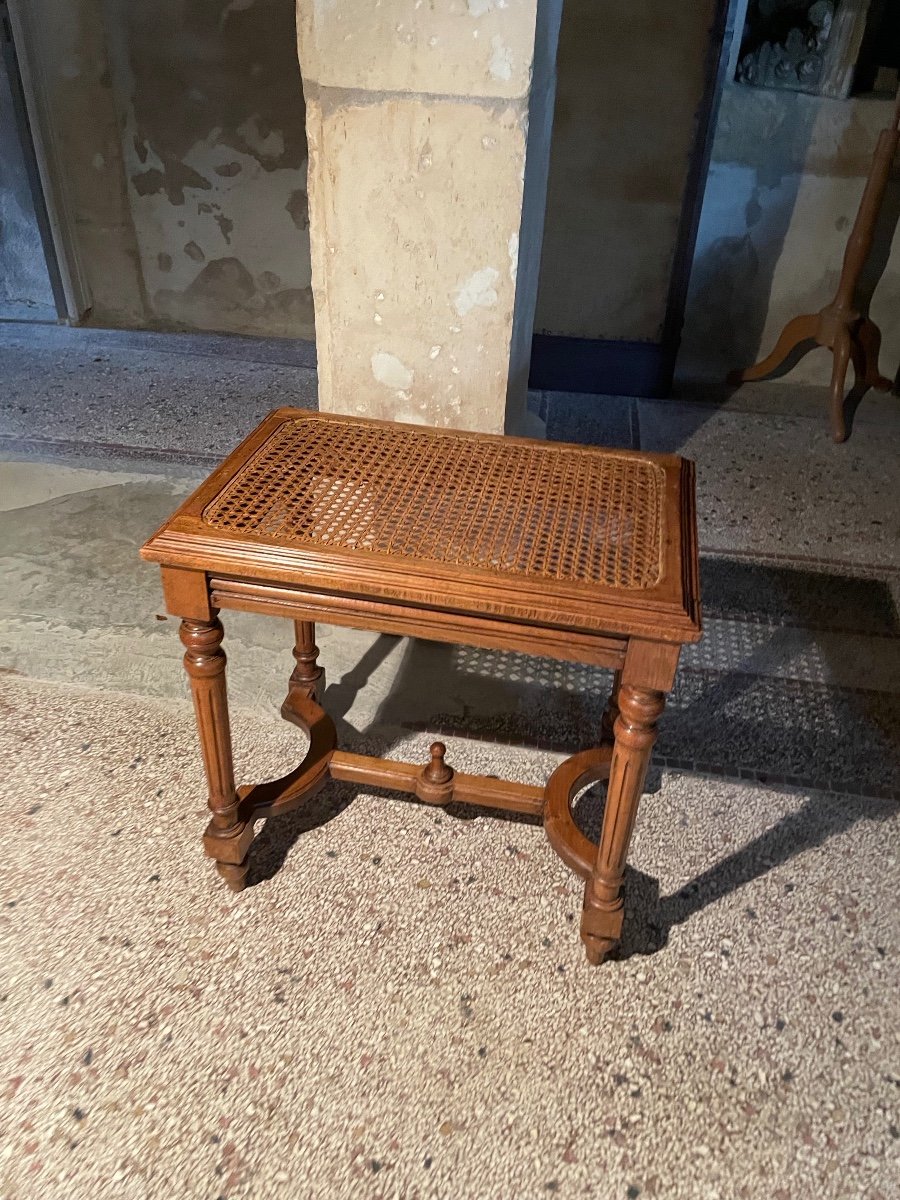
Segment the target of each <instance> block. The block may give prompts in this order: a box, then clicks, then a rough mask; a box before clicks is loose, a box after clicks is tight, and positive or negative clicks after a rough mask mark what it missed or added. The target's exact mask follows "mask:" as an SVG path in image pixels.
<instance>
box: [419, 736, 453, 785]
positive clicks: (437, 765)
mask: <svg viewBox="0 0 900 1200" xmlns="http://www.w3.org/2000/svg"><path fill="white" fill-rule="evenodd" d="M446 753H447V747H446V746H445V745H444V743H443V742H434V743H432V746H431V762H430V763H429V764H428V766H427V767H426V768H425V778H426V779H427V780H428V782H429V783H446V782H447V780H448V779H450V778H451V777H452V776H453V771H452V769H451V768H450V767H448V766H447V764H446V763H445V762H444V755H445V754H446Z"/></svg>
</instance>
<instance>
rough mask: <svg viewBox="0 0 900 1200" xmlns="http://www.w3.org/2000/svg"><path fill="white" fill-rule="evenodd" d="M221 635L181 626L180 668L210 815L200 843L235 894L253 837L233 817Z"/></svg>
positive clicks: (207, 626) (212, 628) (195, 625)
mask: <svg viewBox="0 0 900 1200" xmlns="http://www.w3.org/2000/svg"><path fill="white" fill-rule="evenodd" d="M213 612H215V610H213ZM222 635H223V630H222V623H221V622H220V621H219V620H218V619H217V618H214V619H213V620H211V621H194V620H184V621H182V622H181V631H180V636H181V640H182V642H183V643H184V646H185V655H184V666H185V670H186V671H187V673H188V675H189V676H190V681H191V693H192V695H193V697H194V712H195V713H196V716H197V729H198V732H199V734H200V749H201V751H202V753H203V766H204V767H205V769H206V780H207V783H208V785H209V808H210V811H211V813H212V819H211V821H210V823H209V825H208V826H207V829H206V834H205V836H204V839H203V843H204V846H205V848H206V852H207V854H209V855H210V857H211V858H214V859H215V860H216V868H217V870H218V872H219V874H220V875H221V876H222V878H223V879H224V880H225V882H226V883H227V884H228V886H229V887H230V888H231V889H232V891H235V892H239V891H240V890H241V888H243V886H244V883H245V879H246V875H247V850H248V848H249V840H248V836H247V835H248V832H249V836H250V838H252V827H249V831H248V827H246V826H245V824H244V822H242V821H241V820H240V819H239V817H238V803H239V802H238V795H237V792H236V790H235V786H234V766H233V764H232V757H231V727H230V724H229V720H228V696H227V694H226V691H225V652H224V650H223V649H222Z"/></svg>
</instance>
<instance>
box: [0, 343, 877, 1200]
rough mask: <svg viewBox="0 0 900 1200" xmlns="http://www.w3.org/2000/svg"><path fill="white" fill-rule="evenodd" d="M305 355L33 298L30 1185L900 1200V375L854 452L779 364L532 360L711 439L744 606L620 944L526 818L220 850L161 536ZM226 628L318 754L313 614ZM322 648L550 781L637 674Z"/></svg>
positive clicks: (245, 756)
mask: <svg viewBox="0 0 900 1200" xmlns="http://www.w3.org/2000/svg"><path fill="white" fill-rule="evenodd" d="M158 339H159V340H158ZM210 350H213V351H214V353H210ZM286 353H287V350H283V349H282V348H280V347H279V346H278V345H277V344H276V345H270V344H268V343H259V344H257V343H253V342H247V341H245V340H244V339H227V338H223V339H212V340H211V341H210V342H207V341H205V340H203V339H184V338H181V339H179V338H162V339H160V336H159V335H130V334H129V335H116V334H98V333H90V334H84V335H83V336H82V332H81V331H70V330H56V329H44V330H38V331H37V332H35V331H31V333H29V331H28V330H23V328H22V327H16V328H14V329H12V330H10V329H9V328H4V327H3V326H2V325H0V356H2V362H3V376H4V380H5V383H6V390H5V394H4V396H3V398H2V402H0V508H2V509H3V510H4V512H3V516H2V517H0V666H2V668H3V670H4V672H5V678H4V679H3V681H2V699H0V744H2V746H3V753H4V761H5V762H7V763H8V764H9V766H8V768H7V789H6V794H7V796H8V800H7V801H6V803H5V804H4V806H3V812H4V817H5V821H6V825H7V829H8V830H9V831H10V837H9V838H8V841H7V870H6V871H5V872H4V873H3V875H2V881H0V905H2V907H0V971H2V983H0V994H2V1001H0V1003H2V1004H3V1005H4V1007H5V1008H6V1011H7V1013H8V1014H9V1016H10V1017H11V1019H8V1020H7V1021H5V1022H2V1023H0V1055H2V1057H3V1061H4V1062H5V1063H6V1065H7V1073H6V1074H7V1083H6V1088H5V1092H4V1093H3V1099H2V1100H0V1128H2V1129H3V1130H4V1136H3V1138H2V1139H0V1140H2V1145H0V1196H2V1197H4V1200H5V1198H6V1197H10V1198H13V1197H15V1198H18V1197H24V1198H28V1200H30V1198H31V1197H35V1198H37V1197H41V1198H43V1197H56V1196H60V1197H62V1196H66V1197H67V1198H68V1197H77V1198H80V1197H94V1196H112V1197H117V1198H118V1197H119V1196H123V1197H132V1196H133V1197H154V1198H155V1197H170V1196H172V1195H179V1196H191V1197H194V1196H196V1197H201V1196H202V1197H206V1196H208V1197H211V1198H213V1200H214V1198H216V1197H218V1196H223V1197H224V1196H227V1197H265V1198H268V1197H285V1198H291V1200H293V1198H294V1197H305V1196H311V1197H312V1196H315V1197H319V1196H328V1197H331V1196H334V1197H343V1196H357V1195H366V1196H373V1197H375V1196H383V1197H388V1196H390V1197H393V1196H397V1197H414V1196H422V1197H425V1196H435V1197H445V1196H449V1195H453V1196H462V1197H489V1196H490V1197H493V1196H503V1197H506V1196H517V1197H519V1196H522V1197H531V1196H534V1197H538V1196H543V1195H545V1194H560V1195H571V1196H576V1195H596V1196H598V1197H604V1198H605V1197H620V1196H621V1197H628V1198H631V1200H634V1197H637V1196H653V1197H657V1196H658V1197H670V1196H673V1197H679V1198H681V1197H685V1198H686V1200H694V1198H695V1197H697V1198H698V1200H699V1198H703V1200H705V1198H707V1197H713V1196H717V1197H721V1198H722V1200H725V1198H730V1197H740V1198H742V1200H751V1198H752V1200H756V1198H757V1197H759V1198H762V1197H766V1198H768V1197H779V1198H780V1200H783V1198H785V1197H792V1198H793V1197H803V1198H805V1197H807V1196H811V1195H814V1196H816V1197H817V1198H818V1197H823V1198H825V1200H828V1198H830V1197H834V1198H837V1197H846V1196H853V1197H867V1198H870V1200H877V1198H879V1197H880V1198H881V1200H892V1198H893V1197H894V1196H896V1195H897V1194H898V1192H900V1162H898V1128H900V1114H898V1098H900V1094H898V1086H900V1082H898V1081H900V1066H898V1064H900V1054H898V1020H897V1018H898V1015H900V1003H898V996H900V988H898V983H900V970H898V920H897V911H896V903H895V897H896V895H897V892H898V884H900V869H898V862H897V855H896V844H897V842H896V839H897V830H898V824H900V822H898V800H900V621H898V603H897V581H898V576H900V571H898V566H900V564H898V557H897V556H898V543H900V539H898V532H900V501H898V495H897V489H896V484H895V478H896V457H897V442H898V438H900V421H897V420H896V414H895V412H894V411H893V409H892V408H891V407H890V405H888V404H887V403H886V402H885V401H884V399H883V398H878V400H877V404H878V405H879V406H880V408H879V410H878V412H876V411H875V409H874V408H873V409H871V410H868V412H866V410H865V407H864V408H863V409H861V410H860V414H859V416H858V419H857V424H856V429H855V431H854V434H853V437H852V439H851V441H850V442H849V443H848V444H846V445H845V446H840V447H837V446H834V445H833V444H832V443H831V442H830V441H829V440H828V438H827V434H826V431H825V427H824V420H823V419H822V417H821V415H820V413H819V406H818V402H819V399H820V397H818V395H817V394H811V393H810V392H807V391H802V392H798V393H797V394H792V391H791V389H790V387H788V386H785V385H784V384H781V385H775V387H774V388H772V389H771V390H769V391H765V390H761V389H753V390H749V389H748V390H742V393H738V394H737V396H735V397H731V398H729V399H728V400H727V401H726V402H725V404H724V406H722V405H717V404H714V403H712V402H711V400H712V398H710V397H708V396H698V397H695V398H694V399H693V400H691V401H689V402H684V401H682V402H672V403H668V402H667V403H665V404H664V403H657V402H637V403H635V402H632V401H622V400H616V399H612V400H610V401H609V403H608V405H607V409H608V411H607V412H606V413H605V414H604V413H602V412H598V402H594V404H593V408H592V409H591V408H588V407H587V406H586V402H585V400H584V398H580V399H579V400H577V401H573V402H567V399H566V398H565V397H559V396H552V395H551V396H538V397H535V403H536V405H538V406H542V407H543V409H544V412H545V414H548V415H549V416H550V418H551V419H550V420H549V421H548V424H549V426H550V430H551V433H552V432H554V431H555V430H558V429H559V428H560V426H561V425H563V424H565V425H566V426H567V435H568V436H573V434H574V435H575V436H578V435H579V433H580V434H581V435H582V436H588V435H591V434H594V435H596V433H597V431H598V430H601V431H602V430H604V429H605V430H606V431H607V432H609V433H611V434H615V432H616V430H617V429H618V430H619V432H620V434H621V436H620V438H619V440H620V441H621V442H623V443H626V444H634V442H635V441H639V442H640V444H642V445H644V446H645V447H648V448H665V449H676V450H679V451H681V452H685V453H689V454H691V455H692V456H693V457H695V458H696V459H697V461H698V474H699V482H700V486H699V503H700V520H701V545H702V548H703V594H704V605H705V617H706V629H707V634H706V638H705V640H704V641H703V642H702V643H701V644H700V646H698V647H696V648H694V649H692V650H691V651H689V652H688V653H687V654H686V655H685V658H684V660H683V669H682V671H681V673H680V677H679V684H678V688H677V689H676V692H675V695H674V696H673V698H672V702H671V704H670V706H669V709H668V710H667V714H666V716H665V717H664V719H663V727H662V735H661V737H660V742H659V744H658V751H659V752H658V754H657V756H656V758H655V767H654V770H653V771H652V773H651V778H650V780H649V786H648V792H649V794H648V796H647V797H646V799H645V801H644V804H643V806H642V812H641V815H640V818H639V821H638V827H637V832H636V835H635V841H634V846H633V854H632V869H631V871H630V874H629V881H628V887H629V893H628V894H629V919H628V926H627V930H626V938H625V942H624V945H623V956H622V959H621V961H619V962H615V963H610V964H608V965H607V966H605V967H604V968H602V969H600V970H597V971H593V970H591V969H590V968H588V967H587V965H586V964H585V962H584V961H583V956H582V951H581V947H580V944H579V941H578V937H577V914H578V909H579V906H580V900H579V895H578V892H579V888H578V886H577V882H576V880H575V879H574V878H573V877H572V876H571V875H570V874H569V873H568V872H567V871H566V870H565V868H564V867H563V866H562V865H561V864H560V863H559V861H558V860H557V859H556V858H555V856H554V855H553V853H552V851H551V850H550V848H549V846H548V845H547V844H546V841H545V840H544V837H543V834H542V832H541V830H540V829H538V828H535V827H534V826H532V825H530V824H529V823H528V822H525V821H514V822H510V821H503V820H498V819H494V818H489V817H476V818H475V819H472V820H460V819H457V818H456V817H455V816H453V815H449V814H444V813H435V812H434V811H433V810H430V809H425V808H421V807H417V806H414V805H411V804H407V803H404V802H403V801H400V800H393V799H390V798H388V797H386V796H375V795H370V794H368V793H360V794H354V792H353V789H349V788H344V787H337V786H334V787H330V788H328V789H327V790H326V791H325V792H323V793H322V795H321V797H320V799H319V800H318V801H317V802H316V804H315V805H313V806H311V808H310V810H309V811H305V812H304V813H298V814H294V815H292V816H291V817H288V818H284V819H282V820H281V821H278V822H274V821H273V822H270V823H269V824H268V825H266V826H264V827H263V831H262V833H261V835H260V837H259V839H258V841H257V843H256V845H255V847H254V865H253V868H252V877H253V879H254V881H255V886H253V887H252V888H251V889H249V890H248V891H247V892H245V893H244V894H243V895H242V896H240V897H232V896H230V895H229V894H228V893H227V892H225V891H224V890H223V889H222V888H221V886H220V885H219V884H218V883H217V882H216V880H215V877H214V873H213V872H212V871H211V870H210V869H209V867H208V866H207V865H206V864H205V863H204V861H203V859H202V856H201V854H200V850H199V833H200V831H201V829H202V825H203V816H202V810H203V784H202V772H201V769H200V765H199V760H198V755H197V752H196V744H195V738H194V732H193V727H192V718H191V714H190V707H189V704H188V702H187V700H186V692H185V687H184V682H183V679H182V677H181V676H182V673H181V670H180V666H179V657H180V654H179V646H178V643H177V637H176V631H175V629H174V627H173V623H172V622H171V621H168V620H164V619H163V620H160V619H158V618H159V617H160V616H161V615H162V614H161V613H160V604H161V602H160V595H159V590H158V580H157V578H156V572H155V571H154V569H153V568H151V567H148V566H147V565H145V564H143V563H141V562H140V560H139V559H138V557H137V554H136V549H137V546H138V545H139V544H140V542H141V541H142V540H143V538H144V537H145V536H146V534H147V533H149V532H150V531H151V530H152V529H153V528H154V527H155V525H157V524H158V523H159V522H160V521H161V520H162V519H163V518H164V517H165V516H166V515H167V514H168V513H169V512H170V511H171V509H172V508H173V507H174V505H175V504H176V502H177V501H178V499H179V497H181V496H183V495H185V494H187V492H188V491H189V490H190V489H191V488H192V487H193V486H194V485H195V484H196V482H198V481H199V479H200V478H202V477H203V476H204V475H205V474H206V472H207V470H208V468H209V465H210V463H211V462H212V461H213V460H215V459H217V458H218V457H219V456H221V454H222V453H224V451H225V450H227V449H228V448H229V447H230V446H231V445H232V444H234V442H236V441H237V440H238V438H239V437H240V436H241V435H242V434H243V432H245V431H246V429H247V428H249V427H250V426H252V425H253V424H254V423H255V422H256V421H257V420H258V418H259V416H260V415H261V414H262V413H263V412H265V411H267V410H268V409H270V408H272V407H274V406H275V405H276V404H281V403H286V402H294V403H306V404H312V403H314V397H315V377H314V372H313V371H312V369H311V366H310V363H309V359H308V358H306V359H305V360H304V359H303V352H302V350H296V349H295V350H293V351H291V353H293V355H294V357H293V359H292V360H291V361H289V362H284V361H276V359H277V358H278V357H279V356H280V357H284V354H286ZM301 360H303V361H301ZM76 393H77V394H76ZM754 395H759V397H760V399H759V404H758V405H756V406H755V405H754V402H753V397H754ZM779 396H780V400H779ZM738 397H739V399H738ZM603 403H604V402H599V404H603ZM865 403H866V402H864V405H865ZM88 405H93V407H92V408H90V409H89V408H88ZM566 411H568V416H567V417H565V419H564V418H563V417H562V416H560V414H561V413H564V412H566ZM876 417H877V418H878V419H876ZM605 440H609V441H615V440H616V438H615V437H609V438H607V439H605ZM226 630H227V646H228V651H229V663H230V666H229V682H230V688H231V695H232V705H233V709H234V713H235V742H236V757H237V762H238V770H239V773H240V776H241V778H242V779H243V780H245V781H246V780H250V779H254V778H258V777H260V776H261V775H273V774H277V773H280V772H281V771H284V770H286V769H288V768H289V767H291V766H293V765H294V763H295V761H296V758H297V757H298V755H299V754H300V753H301V752H302V747H301V746H300V744H299V742H300V739H299V735H298V734H297V731H296V730H294V729H292V728H289V727H287V726H285V725H284V724H283V723H282V722H280V721H279V720H278V717H277V706H278V704H279V703H280V700H281V697H282V693H283V690H284V685H285V681H286V676H287V673H288V672H289V669H290V666H291V661H290V655H289V644H290V631H289V628H288V627H287V623H286V622H282V621H279V620H274V619H265V618H254V617H250V616H246V615H243V614H229V615H228V617H227V621H226ZM319 644H320V647H321V649H322V662H323V664H324V665H325V667H326V670H327V673H328V679H329V687H328V690H327V692H326V707H327V708H328V709H329V711H330V712H331V713H332V714H333V715H334V716H335V718H336V720H337V723H338V727H339V731H340V736H341V740H342V744H343V745H344V746H345V747H346V748H348V749H356V750H359V751H361V752H373V753H374V752H377V753H382V754H387V755H389V756H396V757H403V758H411V759H414V760H417V759H419V758H423V760H424V756H425V753H426V750H427V745H428V743H429V742H430V740H432V738H433V736H434V735H435V734H436V733H441V734H442V735H443V736H444V739H445V740H446V741H447V742H448V745H449V747H450V757H451V758H452V760H453V761H454V763H455V764H456V765H457V766H458V767H460V768H464V769H469V770H477V771H481V772H484V773H497V774H503V775H509V776H511V777H516V778H519V779H522V780H523V781H526V780H527V781H532V782H541V781H542V780H543V779H544V778H545V777H546V775H547V774H548V773H549V771H550V770H552V768H553V766H554V765H555V764H556V763H557V762H559V761H560V760H561V759H562V757H564V756H565V754H566V753H568V752H570V751H571V750H573V749H575V748H579V747H580V746H583V745H584V744H585V743H586V742H587V741H589V740H590V739H591V738H592V736H593V731H594V730H595V729H596V724H597V720H598V716H599V710H600V708H601V707H602V704H603V701H604V699H605V691H606V688H607V687H608V679H607V677H606V676H605V674H604V673H603V672H597V671H591V670H588V669H585V668H579V667H577V666H570V665H568V664H558V663H551V662H545V661H542V660H532V659H525V658H523V657H521V656H518V655H503V654H493V653H488V652H482V651H474V650H467V649H453V648H448V647H440V646H436V645H431V644H428V643H422V642H409V641H406V640H400V639H395V638H388V637H377V636H375V635H369V634H365V633H360V632H354V631H349V630H347V631H345V630H335V629H324V628H323V629H320V630H319ZM592 799H594V797H593V795H592V794H588V795H587V796H586V797H585V798H584V800H583V803H580V804H579V812H582V810H583V820H584V822H585V826H586V827H587V828H590V827H591V824H592V822H594V821H595V820H596V813H595V812H593V811H592V806H591V804H590V801H591V800H592Z"/></svg>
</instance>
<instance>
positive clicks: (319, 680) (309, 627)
mask: <svg viewBox="0 0 900 1200" xmlns="http://www.w3.org/2000/svg"><path fill="white" fill-rule="evenodd" d="M318 657H319V647H318V646H317V645H316V627H315V625H314V624H313V622H312V621H295V622H294V659H295V660H296V663H297V665H296V666H295V667H294V670H293V672H292V674H291V679H290V683H289V684H288V695H289V696H292V695H294V694H295V693H296V694H299V695H301V696H305V697H306V698H307V699H308V700H315V701H316V703H321V698H322V693H323V692H324V691H325V672H324V671H323V670H322V668H321V667H320V666H319V665H318V663H317V661H316V660H317V659H318Z"/></svg>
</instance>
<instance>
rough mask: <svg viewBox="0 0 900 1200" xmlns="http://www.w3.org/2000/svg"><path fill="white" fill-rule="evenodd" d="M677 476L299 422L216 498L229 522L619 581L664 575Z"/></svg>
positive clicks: (487, 566)
mask: <svg viewBox="0 0 900 1200" xmlns="http://www.w3.org/2000/svg"><path fill="white" fill-rule="evenodd" d="M664 486H665V473H664V471H663V470H662V468H660V467H659V466H657V465H656V463H654V462H652V461H650V460H649V459H644V458H641V457H639V456H636V455H626V454H622V455H620V454H614V453H609V452H606V451H603V450H594V449H590V448H587V447H586V448H584V449H582V448H580V447H571V446H554V445H553V444H552V443H549V444H548V443H546V442H537V441H536V442H534V443H533V444H531V443H523V442H521V441H511V440H510V441H494V440H486V439H482V438H478V437H477V436H467V435H466V434H462V433H458V432H444V431H439V430H432V429H421V430H420V429H410V428H409V427H404V426H391V425H386V426H381V425H373V424H369V423H367V422H364V421H354V420H352V419H349V418H348V419H346V420H341V421H326V420H321V419H318V418H316V417H308V418H301V419H297V418H294V419H286V420H285V422H284V424H283V425H281V426H279V428H278V429H276V430H275V432H274V433H273V434H272V435H271V437H269V438H268V440H267V441H266V442H265V443H264V444H263V445H262V446H261V447H260V448H259V449H258V450H257V451H256V453H255V454H253V455H252V456H251V458H250V459H249V460H248V461H247V462H246V463H245V465H244V466H243V467H242V468H241V469H240V470H239V471H238V472H237V474H236V475H235V476H234V477H233V478H232V479H231V480H230V481H229V482H228V484H226V486H225V487H224V488H223V489H222V491H221V492H220V493H219V495H218V496H216V497H215V499H214V500H212V501H211V502H210V503H209V504H208V505H207V507H206V509H205V510H204V513H203V519H204V521H206V522H207V524H209V525H212V526H214V527H215V528H217V529H222V530H227V531H231V532H234V533H243V534H250V535H255V536H258V537H264V538H266V539H271V540H275V541H279V542H284V543H287V544H291V545H306V546H309V547H310V548H314V547H326V546H327V547H330V548H332V549H335V550H351V551H353V550H357V551H358V550H362V551H367V552H369V553H372V554H378V555H384V556H388V557H392V558H395V559H397V560H409V559H417V560H421V561H426V562H432V563H440V564H443V565H449V566H457V567H463V568H474V569H477V570H482V571H490V572H497V573H501V574H504V575H516V576H531V577H539V578H545V579H550V580H559V581H564V582H569V583H586V584H601V585H604V586H606V587H610V588H648V587H653V586H654V585H656V584H657V583H658V582H659V579H660V573H661V557H662V548H663V540H664V538H663V529H662V521H663V508H664V505H663V500H664Z"/></svg>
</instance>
